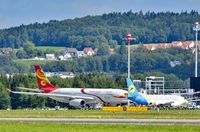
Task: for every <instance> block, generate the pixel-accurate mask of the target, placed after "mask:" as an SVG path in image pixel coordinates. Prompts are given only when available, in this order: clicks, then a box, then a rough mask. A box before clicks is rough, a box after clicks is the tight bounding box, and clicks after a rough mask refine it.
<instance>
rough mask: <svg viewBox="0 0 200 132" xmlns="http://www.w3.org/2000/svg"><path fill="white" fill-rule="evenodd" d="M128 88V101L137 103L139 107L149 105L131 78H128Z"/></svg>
mask: <svg viewBox="0 0 200 132" xmlns="http://www.w3.org/2000/svg"><path fill="white" fill-rule="evenodd" d="M126 83H127V87H128V99H130V100H131V101H133V102H135V103H137V104H138V105H148V104H149V102H148V100H147V99H146V98H145V97H144V96H143V95H142V94H141V93H140V92H139V91H138V90H137V89H136V87H135V86H134V84H133V82H132V81H131V79H130V78H126Z"/></svg>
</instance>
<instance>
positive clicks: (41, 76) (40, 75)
mask: <svg viewBox="0 0 200 132" xmlns="http://www.w3.org/2000/svg"><path fill="white" fill-rule="evenodd" d="M36 76H37V77H38V78H39V79H40V81H39V83H40V84H41V85H42V86H45V85H46V84H47V82H49V80H48V79H47V78H46V77H45V75H44V73H43V72H42V71H41V69H38V70H37V71H36Z"/></svg>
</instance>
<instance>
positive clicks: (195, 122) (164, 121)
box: [0, 118, 200, 125]
mask: <svg viewBox="0 0 200 132" xmlns="http://www.w3.org/2000/svg"><path fill="white" fill-rule="evenodd" d="M5 121H20V122H59V123H73V124H77V123H79V124H192V125H200V120H195V119H194V120H193V119H88V118H87V119H77V118H76V119H74V118H0V122H5Z"/></svg>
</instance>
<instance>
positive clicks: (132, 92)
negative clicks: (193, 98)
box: [126, 78, 188, 107]
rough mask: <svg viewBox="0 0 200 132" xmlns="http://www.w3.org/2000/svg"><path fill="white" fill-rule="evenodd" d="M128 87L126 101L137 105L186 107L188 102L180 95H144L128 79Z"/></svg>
mask: <svg viewBox="0 0 200 132" xmlns="http://www.w3.org/2000/svg"><path fill="white" fill-rule="evenodd" d="M126 82H127V87H128V99H130V100H131V101H133V102H135V103H137V104H138V105H154V106H166V105H167V106H174V107H178V106H187V105H188V101H187V100H186V99H185V98H184V97H182V96H180V95H146V94H142V93H141V92H139V91H138V90H137V89H136V88H135V86H134V84H133V82H132V81H131V79H130V78H126Z"/></svg>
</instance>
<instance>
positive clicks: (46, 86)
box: [34, 65, 57, 93]
mask: <svg viewBox="0 0 200 132" xmlns="http://www.w3.org/2000/svg"><path fill="white" fill-rule="evenodd" d="M34 67H35V73H36V78H37V83H38V88H39V89H40V90H43V91H44V92H45V93H49V92H51V91H53V90H55V89H57V87H55V86H54V85H52V84H51V83H50V82H49V80H48V78H47V77H46V76H45V74H44V72H43V70H42V68H41V66H40V65H35V66H34Z"/></svg>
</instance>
